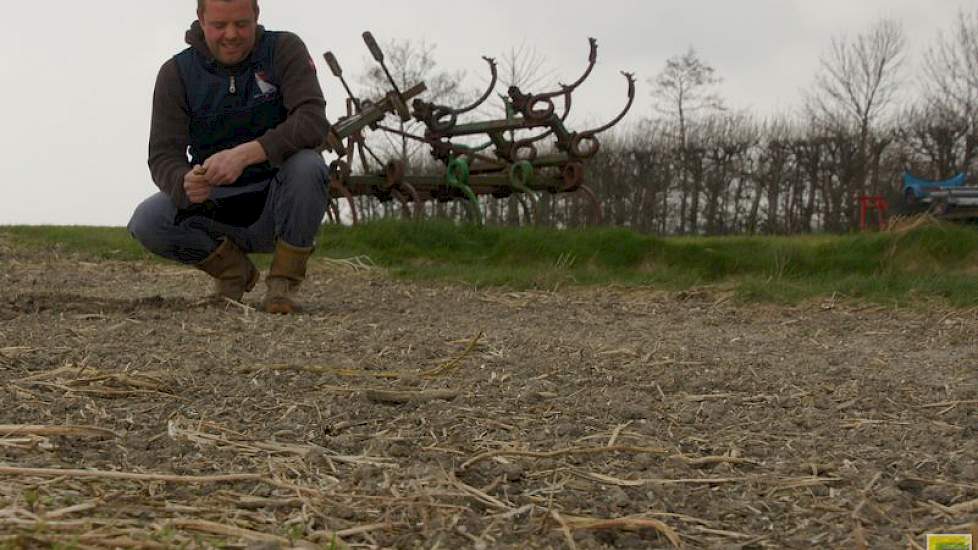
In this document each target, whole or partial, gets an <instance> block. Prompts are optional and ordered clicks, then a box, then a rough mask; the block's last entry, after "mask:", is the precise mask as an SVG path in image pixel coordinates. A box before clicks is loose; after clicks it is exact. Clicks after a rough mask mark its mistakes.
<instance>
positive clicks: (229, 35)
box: [224, 25, 241, 40]
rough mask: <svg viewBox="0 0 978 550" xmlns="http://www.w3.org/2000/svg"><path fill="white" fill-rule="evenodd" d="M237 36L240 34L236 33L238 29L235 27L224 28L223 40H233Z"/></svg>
mask: <svg viewBox="0 0 978 550" xmlns="http://www.w3.org/2000/svg"><path fill="white" fill-rule="evenodd" d="M239 34H241V33H240V32H238V27H237V26H235V25H228V26H227V27H225V28H224V39H225V40H234V39H236V38H238V35H239Z"/></svg>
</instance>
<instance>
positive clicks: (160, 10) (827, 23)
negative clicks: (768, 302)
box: [0, 0, 975, 226]
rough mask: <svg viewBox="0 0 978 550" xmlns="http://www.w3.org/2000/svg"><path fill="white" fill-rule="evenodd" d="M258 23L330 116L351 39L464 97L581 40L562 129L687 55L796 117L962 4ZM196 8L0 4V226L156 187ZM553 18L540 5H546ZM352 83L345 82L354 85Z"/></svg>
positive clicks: (348, 64)
mask: <svg viewBox="0 0 978 550" xmlns="http://www.w3.org/2000/svg"><path fill="white" fill-rule="evenodd" d="M260 4H261V7H262V14H261V21H260V22H261V23H262V24H264V25H265V26H266V27H267V28H269V29H283V30H290V31H293V32H296V33H297V34H299V36H300V37H302V38H303V40H305V42H306V44H307V46H309V49H310V51H311V53H312V54H313V57H314V59H315V60H316V62H317V64H318V66H319V71H320V78H321V80H322V81H323V83H324V86H325V89H326V94H327V101H328V102H330V118H331V119H335V118H336V116H337V115H338V114H339V112H340V109H342V108H343V107H342V105H343V101H342V89H341V88H340V86H339V83H338V82H337V81H335V79H333V78H332V76H331V75H329V71H328V69H327V68H326V66H325V63H324V62H323V61H322V53H323V52H324V51H326V50H333V51H334V52H335V53H336V55H337V56H338V57H339V59H340V62H341V64H343V68H344V73H345V75H346V76H348V78H349V77H352V76H354V75H356V74H357V73H359V72H361V71H362V70H363V63H364V62H365V60H366V50H365V49H364V47H363V43H362V41H361V39H360V33H361V32H363V31H364V30H371V31H373V33H374V35H375V36H376V37H377V39H378V40H380V41H381V42H382V43H383V42H385V41H387V40H389V39H393V38H397V39H405V38H410V39H418V40H421V39H424V40H427V41H428V42H430V43H434V44H436V45H437V50H436V57H437V59H438V62H439V65H440V67H442V68H444V69H446V70H456V69H465V70H466V71H467V72H468V74H469V78H470V85H471V86H472V87H476V86H477V85H478V83H479V82H480V80H479V79H480V78H481V77H482V73H483V72H484V67H485V65H484V63H483V62H482V61H481V59H480V56H482V55H490V56H494V57H501V56H502V55H503V53H504V52H505V51H507V50H508V49H510V48H512V47H514V46H518V45H520V44H521V43H524V42H525V43H526V44H527V45H528V46H529V47H535V48H536V49H537V50H538V51H539V52H540V53H541V54H543V55H545V56H546V57H547V60H548V61H549V62H550V64H551V65H552V66H553V67H554V68H555V70H556V72H557V75H558V76H559V77H561V78H562V79H563V80H570V79H573V78H576V76H577V75H578V74H579V73H580V71H581V70H582V69H583V67H584V62H585V61H586V56H587V37H588V36H594V37H595V38H597V39H598V42H599V57H598V66H597V68H596V70H595V73H594V74H593V75H592V77H591V80H590V81H589V82H588V83H587V84H586V90H585V89H582V90H581V92H582V93H581V95H580V96H575V116H572V122H571V125H572V127H575V128H577V127H580V126H583V125H584V124H583V122H584V121H586V120H587V121H594V120H597V119H602V118H608V117H609V116H613V114H614V112H616V111H617V110H618V109H619V108H620V107H621V106H622V104H623V101H624V98H625V96H624V92H625V85H624V79H623V78H622V77H621V75H620V74H619V71H620V70H629V71H633V72H635V73H637V76H638V79H639V81H638V83H639V89H638V96H637V102H636V105H635V107H634V108H633V110H632V113H631V114H630V115H629V118H630V120H632V121H635V120H638V119H639V118H641V117H643V116H647V115H649V114H650V113H651V100H650V98H649V86H648V84H647V82H646V80H647V79H648V78H649V77H650V76H654V75H655V74H656V73H658V72H659V71H660V70H661V69H662V67H663V66H664V64H665V61H666V59H668V58H669V57H671V56H674V55H677V54H681V53H683V52H684V51H685V50H686V49H687V48H688V47H689V46H693V47H694V48H696V50H697V51H698V52H699V54H700V57H701V58H702V59H704V60H705V61H706V62H708V63H710V64H711V65H713V66H714V67H715V68H716V69H717V70H718V72H719V73H720V75H721V76H722V77H723V78H724V83H723V85H722V88H721V94H722V95H723V96H724V97H725V99H726V100H727V101H728V103H729V104H730V105H731V106H734V107H741V108H749V109H752V110H753V111H754V112H756V113H758V114H761V115H764V114H771V113H774V112H778V111H786V110H789V109H792V108H794V107H795V106H797V103H798V101H799V99H800V97H801V90H802V89H803V88H804V87H805V86H807V85H808V84H809V83H810V82H811V80H812V77H813V75H814V73H815V70H816V68H817V66H818V57H819V55H820V54H821V53H822V52H823V51H824V50H825V49H826V48H827V46H828V44H829V41H830V39H831V38H832V37H833V36H835V35H838V34H840V33H849V34H850V35H852V34H855V33H858V32H861V31H863V30H865V29H866V28H867V27H868V26H869V25H871V24H872V23H873V22H874V21H876V20H877V19H879V18H880V17H883V16H886V17H892V18H895V19H897V20H899V21H901V22H902V23H903V25H904V27H905V29H906V31H907V34H908V36H909V38H910V46H911V52H912V53H913V58H914V59H915V60H916V59H918V58H919V54H920V53H921V52H922V51H923V50H924V49H925V48H926V47H927V46H929V45H930V44H931V43H932V41H933V40H934V38H935V37H936V36H937V33H938V32H939V31H940V30H942V29H943V30H947V29H949V28H950V26H951V25H952V23H953V21H954V20H955V16H956V14H957V12H958V10H960V9H966V10H973V9H974V6H975V4H974V0H969V1H966V0H926V1H922V0H819V1H814V0H735V1H730V0H685V1H679V0H604V1H588V0H563V1H561V2H526V1H514V0H497V1H495V2H472V1H468V2H459V1H451V2H450V1H445V0H415V1H401V2H391V1H377V2H339V1H337V2H332V1H326V0H264V1H261V2H260ZM195 5H196V4H195V2H194V1H193V0H163V1H161V0H155V1H152V2H142V1H140V2H133V1H132V0H89V1H85V2H68V1H59V2H7V3H6V4H5V5H4V11H3V13H4V19H5V21H4V28H3V30H2V31H0V74H2V75H3V79H2V80H0V155H2V160H3V162H2V170H3V173H2V180H0V181H2V183H0V190H2V196H0V225H10V224H56V225H78V224H81V225H115V226H121V225H125V224H126V222H127V221H128V219H129V215H130V214H131V212H132V210H133V208H134V207H135V206H136V205H137V204H138V203H139V202H140V201H141V200H142V199H143V198H145V197H146V196H148V195H149V194H151V193H153V192H155V190H156V188H155V186H154V185H153V183H152V181H151V180H150V177H149V172H148V169H147V167H146V152H147V145H146V144H147V136H148V130H149V120H150V102H151V96H152V91H153V84H154V81H155V78H156V73H157V70H158V69H159V67H160V65H161V64H162V63H163V62H164V61H165V60H166V59H168V58H169V57H170V56H172V55H173V54H174V53H176V52H177V51H179V50H181V49H183V47H184V44H183V35H184V30H185V29H186V28H187V27H188V25H189V23H190V22H191V21H192V19H193V18H194V17H195V14H194V11H195ZM550 6H553V7H550ZM351 80H352V79H351Z"/></svg>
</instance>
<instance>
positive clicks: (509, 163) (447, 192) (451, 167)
mask: <svg viewBox="0 0 978 550" xmlns="http://www.w3.org/2000/svg"><path fill="white" fill-rule="evenodd" d="M363 40H364V43H365V44H366V46H367V49H368V50H369V51H370V54H371V56H373V58H374V60H375V61H376V62H377V63H378V64H380V67H381V69H382V70H383V72H384V75H385V76H386V78H387V80H388V83H389V84H390V87H391V90H392V91H390V92H389V93H387V94H386V95H385V96H384V97H383V98H381V99H378V100H376V101H370V100H363V101H361V100H360V99H359V98H357V97H356V96H355V95H354V94H353V93H352V90H351V89H350V87H349V85H348V84H347V82H346V80H345V79H344V78H343V70H342V68H341V67H340V64H339V62H338V61H337V59H336V56H334V55H333V54H332V52H327V53H326V54H325V55H324V58H325V60H326V63H327V65H329V68H330V70H331V71H332V73H333V75H334V76H335V77H336V78H338V79H339V80H340V82H341V83H342V84H343V88H344V89H345V90H346V92H347V95H348V96H349V98H350V99H349V100H348V107H347V116H346V117H343V118H341V119H340V120H338V121H337V122H336V123H335V124H333V125H332V126H331V128H330V133H329V139H328V140H327V145H326V148H328V149H330V150H332V151H334V152H335V153H337V154H338V155H340V156H341V157H346V158H345V159H344V161H343V162H341V163H340V164H337V165H336V167H337V168H338V169H337V170H334V171H333V173H332V175H331V181H330V188H331V190H332V191H333V192H334V196H336V197H337V200H336V202H334V203H332V204H331V205H330V213H329V215H330V216H331V217H332V218H334V219H335V220H337V221H339V220H340V218H341V214H345V212H343V211H342V209H341V208H340V206H339V200H340V199H339V197H344V198H346V200H347V202H348V203H349V209H350V216H351V218H352V219H353V221H354V223H357V222H359V220H360V213H359V212H358V211H357V206H356V202H355V197H357V196H365V195H366V196H373V197H375V198H376V199H377V200H380V201H382V202H388V201H391V200H396V201H398V203H399V204H400V206H401V208H400V210H401V213H402V215H404V216H405V217H409V218H415V219H419V218H421V217H422V216H423V214H424V211H425V202H426V201H429V200H438V201H448V200H463V201H464V203H465V207H466V210H467V212H468V214H469V218H470V219H471V221H472V222H474V223H479V224H481V223H482V208H481V205H480V204H479V196H480V195H482V196H486V195H491V196H495V197H497V198H504V197H509V196H513V195H515V196H516V198H517V202H518V203H519V205H520V206H521V207H522V209H523V211H524V212H525V218H526V219H527V220H529V221H530V223H537V222H539V221H540V219H539V216H540V208H539V196H538V195H539V193H540V192H542V191H547V192H550V193H574V192H577V191H580V192H579V193H577V194H576V196H577V197H580V200H582V201H584V202H586V203H587V205H588V210H589V211H590V215H589V216H588V218H589V222H590V223H600V222H601V220H602V211H601V203H600V202H599V201H598V199H597V197H596V196H595V195H594V192H593V191H592V190H591V189H589V188H587V187H586V186H584V185H583V182H584V163H585V162H586V161H587V160H589V159H591V158H593V157H594V156H595V155H596V154H597V153H598V152H599V150H600V147H601V144H600V142H599V141H598V137H597V136H598V134H600V133H602V132H604V131H606V130H608V129H609V128H611V127H613V126H614V125H616V124H618V123H619V122H621V120H622V119H623V118H624V117H625V115H626V114H627V113H628V112H629V110H630V109H631V107H632V105H633V103H634V99H635V78H634V76H633V75H632V74H631V73H622V74H623V75H624V76H625V78H626V80H627V81H628V103H627V104H626V106H625V108H624V109H623V110H622V111H621V113H619V114H618V115H617V116H616V117H615V118H614V119H613V120H611V122H609V123H607V124H605V125H603V126H599V127H598V128H595V129H593V130H586V131H583V132H575V131H572V130H570V129H569V128H568V127H567V125H566V123H567V119H568V116H569V114H570V111H571V108H572V106H573V93H574V91H575V90H577V89H578V88H579V87H580V86H581V85H582V84H583V83H584V82H585V81H587V79H588V78H589V77H590V76H591V75H592V73H593V71H594V67H595V65H596V64H597V53H598V44H597V41H596V40H595V39H593V38H589V39H588V43H589V45H590V51H589V55H588V63H587V67H586V68H585V69H584V72H583V74H582V75H581V76H580V77H578V78H577V80H575V81H573V82H572V83H570V84H560V89H559V90H555V91H551V92H546V93H541V94H534V93H530V92H524V91H522V90H520V89H519V87H517V86H511V87H510V88H509V90H508V95H506V96H500V97H501V98H502V99H503V102H504V105H505V107H506V118H504V119H501V120H484V121H477V122H465V123H460V122H459V119H460V117H461V116H462V115H466V114H470V113H472V112H474V111H475V110H476V109H478V108H479V106H481V105H483V104H485V102H486V101H487V100H488V99H489V98H490V97H492V94H493V90H494V89H495V87H496V84H497V82H498V79H499V71H498V66H497V64H496V61H495V60H494V59H492V58H490V57H483V60H484V61H485V62H486V63H487V64H488V65H489V70H490V73H491V78H490V82H489V86H488V87H487V88H486V90H485V91H484V92H483V93H482V94H481V95H480V96H479V97H478V98H477V99H476V100H475V101H474V102H472V103H471V104H468V105H466V106H464V107H459V108H452V107H448V106H445V105H437V104H433V103H429V102H427V101H425V100H423V99H421V98H420V97H419V96H420V95H421V94H422V93H423V92H424V91H426V89H427V87H426V86H425V84H424V83H423V82H419V83H417V84H415V85H413V86H411V87H409V88H408V89H407V90H404V91H403V92H402V90H401V88H400V87H399V85H398V83H397V82H396V81H395V79H394V78H393V76H392V74H391V72H390V70H389V69H388V67H387V64H386V61H385V58H384V52H383V50H382V49H381V48H380V46H379V45H378V43H377V41H376V39H374V37H373V35H372V34H371V33H370V32H364V33H363ZM402 84H403V83H402ZM558 97H563V112H562V113H559V114H558V113H557V108H556V106H555V103H554V100H555V99H556V98H558ZM409 102H410V103H409ZM409 104H410V105H411V108H409V107H408V105H409ZM391 114H393V115H396V116H398V117H399V118H400V119H401V121H402V122H407V121H409V120H410V119H411V118H413V119H414V120H417V121H419V122H421V123H423V125H424V127H425V128H426V130H425V131H424V132H423V135H419V134H415V133H414V132H413V131H411V130H410V129H409V128H408V129H405V126H402V127H401V128H393V127H390V126H387V125H384V124H383V119H384V118H385V117H386V116H387V115H391ZM367 130H372V131H380V132H385V133H387V134H389V136H388V137H392V136H397V138H396V139H403V140H411V141H414V142H418V143H422V144H424V145H425V146H427V147H428V148H429V151H430V153H431V155H432V157H434V158H435V159H436V160H438V161H439V162H441V163H442V165H443V167H444V168H443V170H444V172H443V175H441V176H426V175H420V174H410V173H408V172H409V170H405V163H404V162H403V161H406V160H407V159H400V161H397V162H395V161H391V160H387V161H385V160H384V158H383V155H380V154H378V153H377V152H375V151H374V150H373V149H372V148H371V147H369V146H368V145H367V143H366V141H365V137H364V132H366V131H367ZM527 130H529V131H530V132H526V133H530V134H532V135H531V137H521V138H520V139H516V137H515V136H516V135H517V132H524V131H527ZM479 136H481V137H482V139H483V141H482V144H481V145H471V144H470V143H468V142H470V141H471V140H472V139H473V138H478V137H479ZM548 138H549V139H552V140H553V141H552V142H551V145H553V146H556V149H557V151H558V152H556V153H544V154H541V151H545V150H546V149H544V147H546V145H545V144H544V140H547V139H548ZM459 141H465V142H466V143H460V142H459ZM357 158H359V161H357ZM354 163H356V164H358V165H359V166H360V167H361V169H362V173H363V175H357V176H352V175H351V174H350V170H349V166H351V165H352V164H354ZM374 164H375V165H376V169H375V168H372V165H374ZM407 180H410V183H408V181H407ZM514 204H515V203H514Z"/></svg>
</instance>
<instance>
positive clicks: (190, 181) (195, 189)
mask: <svg viewBox="0 0 978 550" xmlns="http://www.w3.org/2000/svg"><path fill="white" fill-rule="evenodd" d="M212 187H213V186H212V185H211V184H210V182H208V181H207V171H206V170H204V167H202V166H201V165H199V164H198V165H197V166H194V167H193V169H192V170H190V171H189V172H187V173H186V174H185V175H184V176H183V190H184V192H186V193H187V199H189V200H190V204H200V203H202V202H204V201H206V200H207V198H208V197H210V196H211V188H212Z"/></svg>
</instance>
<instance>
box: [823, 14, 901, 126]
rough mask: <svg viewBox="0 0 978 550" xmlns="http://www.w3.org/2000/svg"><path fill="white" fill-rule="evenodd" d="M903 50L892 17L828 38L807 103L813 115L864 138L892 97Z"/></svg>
mask: <svg viewBox="0 0 978 550" xmlns="http://www.w3.org/2000/svg"><path fill="white" fill-rule="evenodd" d="M906 49H907V41H906V37H905V35H904V31H903V28H902V27H901V26H900V24H899V23H897V22H896V21H894V20H892V19H882V20H880V21H878V22H877V23H876V24H875V25H873V26H872V27H871V28H870V29H869V30H868V32H866V33H863V34H860V35H859V36H857V37H856V38H855V39H854V40H849V39H847V38H845V37H837V38H834V39H833V40H832V45H831V47H830V48H829V51H828V52H826V53H825V54H824V55H823V56H822V58H821V67H820V72H819V74H818V75H817V76H816V78H815V87H814V88H815V93H813V94H811V95H809V96H808V98H807V107H808V108H809V110H810V111H811V112H812V114H813V115H814V116H815V118H816V120H819V121H821V122H823V123H825V124H827V125H828V126H830V127H833V128H847V129H855V130H857V132H858V134H859V136H860V141H861V142H865V140H866V139H868V136H869V132H870V131H871V130H873V129H874V125H876V124H878V123H879V122H880V121H881V120H882V118H883V117H884V115H885V114H886V110H887V109H888V108H890V107H891V106H892V105H893V103H894V101H895V99H896V95H897V92H898V89H899V86H900V84H901V76H902V75H901V71H902V69H903V66H904V63H905V55H906Z"/></svg>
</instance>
